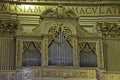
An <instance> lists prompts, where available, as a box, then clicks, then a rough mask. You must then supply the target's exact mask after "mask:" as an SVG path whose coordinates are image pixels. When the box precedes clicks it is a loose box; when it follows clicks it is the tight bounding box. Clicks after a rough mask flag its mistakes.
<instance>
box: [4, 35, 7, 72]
mask: <svg viewBox="0 0 120 80" xmlns="http://www.w3.org/2000/svg"><path fill="white" fill-rule="evenodd" d="M6 60H7V56H6V37H4V70H6Z"/></svg>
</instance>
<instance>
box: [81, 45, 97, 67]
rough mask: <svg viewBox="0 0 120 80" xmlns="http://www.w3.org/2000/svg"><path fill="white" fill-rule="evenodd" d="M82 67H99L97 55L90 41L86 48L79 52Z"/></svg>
mask: <svg viewBox="0 0 120 80" xmlns="http://www.w3.org/2000/svg"><path fill="white" fill-rule="evenodd" d="M79 65H80V67H97V55H96V53H95V52H94V51H93V50H91V48H90V46H89V44H88V43H86V44H85V46H84V49H83V50H81V51H80V54H79Z"/></svg>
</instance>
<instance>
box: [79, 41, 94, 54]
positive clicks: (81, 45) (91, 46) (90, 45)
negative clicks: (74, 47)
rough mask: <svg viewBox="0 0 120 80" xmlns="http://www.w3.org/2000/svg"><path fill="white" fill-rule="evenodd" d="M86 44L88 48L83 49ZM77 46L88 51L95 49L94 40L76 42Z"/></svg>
mask: <svg viewBox="0 0 120 80" xmlns="http://www.w3.org/2000/svg"><path fill="white" fill-rule="evenodd" d="M86 45H88V46H89V47H90V49H85V48H84V47H85V46H86ZM78 47H79V49H80V51H81V50H83V51H85V52H90V51H96V42H81V43H78Z"/></svg>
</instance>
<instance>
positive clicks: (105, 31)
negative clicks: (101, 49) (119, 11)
mask: <svg viewBox="0 0 120 80" xmlns="http://www.w3.org/2000/svg"><path fill="white" fill-rule="evenodd" d="M96 29H97V31H98V32H100V33H101V34H100V35H101V36H103V37H113V38H116V37H120V25H119V24H118V23H108V22H97V25H96Z"/></svg>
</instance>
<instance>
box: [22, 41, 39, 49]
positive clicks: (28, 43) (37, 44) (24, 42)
mask: <svg viewBox="0 0 120 80" xmlns="http://www.w3.org/2000/svg"><path fill="white" fill-rule="evenodd" d="M31 42H33V43H34V45H35V48H36V49H37V50H38V51H41V41H23V49H24V51H25V50H26V49H28V48H29V46H30V43H31Z"/></svg>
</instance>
